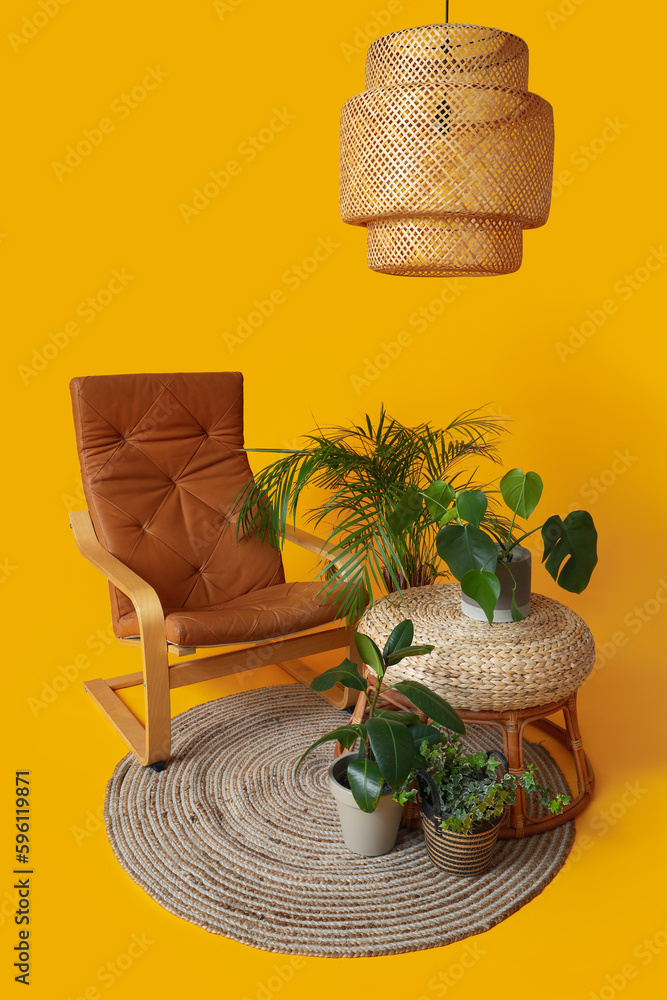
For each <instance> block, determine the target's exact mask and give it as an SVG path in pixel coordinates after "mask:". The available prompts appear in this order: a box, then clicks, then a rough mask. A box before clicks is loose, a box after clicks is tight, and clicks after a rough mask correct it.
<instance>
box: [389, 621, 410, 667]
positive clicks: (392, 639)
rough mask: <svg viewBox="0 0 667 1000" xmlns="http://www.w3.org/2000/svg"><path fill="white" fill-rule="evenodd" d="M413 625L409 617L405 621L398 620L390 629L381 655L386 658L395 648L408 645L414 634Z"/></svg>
mask: <svg viewBox="0 0 667 1000" xmlns="http://www.w3.org/2000/svg"><path fill="white" fill-rule="evenodd" d="M414 632H415V630H414V627H413V625H412V622H411V621H410V619H409V618H406V619H405V621H402V622H399V623H398V625H397V626H396V627H395V628H393V629H392V630H391V633H390V635H389V638H388V639H387V641H386V643H385V647H384V649H383V650H382V656H383V657H384V659H385V660H386V659H387V657H388V656H390V655H391V653H393V652H394V650H395V649H401V648H402V647H404V646H409V645H410V643H411V642H412V638H413V636H414Z"/></svg>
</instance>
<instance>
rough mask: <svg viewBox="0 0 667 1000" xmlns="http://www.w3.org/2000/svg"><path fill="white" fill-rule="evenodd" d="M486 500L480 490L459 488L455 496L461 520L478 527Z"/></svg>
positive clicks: (484, 510) (486, 503)
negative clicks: (459, 490)
mask: <svg viewBox="0 0 667 1000" xmlns="http://www.w3.org/2000/svg"><path fill="white" fill-rule="evenodd" d="M487 506H488V501H487V499H486V495H485V494H484V493H482V491H481V490H461V492H460V493H459V494H458V495H457V497H456V509H457V510H458V512H459V517H460V518H461V520H462V521H468V522H469V523H470V524H474V525H475V527H476V528H479V525H480V521H481V520H482V518H483V517H484V515H485V514H486V508H487Z"/></svg>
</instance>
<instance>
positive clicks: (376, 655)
mask: <svg viewBox="0 0 667 1000" xmlns="http://www.w3.org/2000/svg"><path fill="white" fill-rule="evenodd" d="M354 644H355V646H356V647H357V652H358V653H359V656H360V657H361V659H362V660H363V661H364V663H365V664H366V665H367V666H369V667H370V668H371V670H374V671H375V673H376V674H377V675H378V677H382V676H383V674H384V660H383V658H382V653H381V652H380V650H379V649H378V647H377V646H376V645H375V643H374V642H373V640H372V639H371V638H370V636H368V635H361V633H360V632H355V633H354Z"/></svg>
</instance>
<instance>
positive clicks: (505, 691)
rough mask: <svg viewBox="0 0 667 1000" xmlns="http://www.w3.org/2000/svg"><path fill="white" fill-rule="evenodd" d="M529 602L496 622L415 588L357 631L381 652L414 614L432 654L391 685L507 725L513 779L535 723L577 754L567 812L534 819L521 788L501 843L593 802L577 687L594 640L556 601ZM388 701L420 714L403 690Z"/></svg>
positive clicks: (370, 614) (456, 595) (465, 715)
mask: <svg viewBox="0 0 667 1000" xmlns="http://www.w3.org/2000/svg"><path fill="white" fill-rule="evenodd" d="M531 605H532V608H531V613H530V615H528V616H527V618H525V619H524V620H523V621H520V622H510V623H507V624H502V625H488V624H487V623H486V622H478V621H473V620H472V619H470V618H466V617H465V615H463V614H462V612H461V591H460V588H459V587H458V585H456V584H444V585H435V586H430V587H414V588H412V589H410V590H406V591H403V592H401V593H400V594H391V595H389V596H388V597H384V598H382V599H381V600H380V601H377V602H376V603H375V604H373V605H372V607H370V608H369V609H368V610H367V611H366V613H365V614H364V616H363V618H362V619H361V621H360V623H359V625H358V626H357V630H358V631H359V632H362V633H364V634H365V635H370V636H371V638H372V639H374V640H375V642H376V643H378V645H380V646H382V645H383V643H384V641H385V640H386V637H387V636H388V634H389V632H390V631H391V629H392V628H393V627H394V626H395V625H397V624H398V622H399V621H401V620H402V619H404V618H410V619H411V620H412V621H413V623H414V629H415V641H416V642H419V643H424V642H425V643H431V644H432V645H433V646H434V649H433V652H432V653H431V654H430V655H428V656H421V657H406V658H405V659H404V660H402V661H401V662H400V663H399V664H397V665H396V666H395V667H392V672H391V679H392V680H393V681H396V680H416V681H420V682H421V683H423V684H426V685H427V686H428V687H430V688H432V689H433V690H434V691H437V692H438V693H439V694H440V695H442V696H443V697H444V698H446V699H447V701H449V702H450V704H451V705H452V706H453V707H454V708H455V709H456V710H457V712H458V713H459V715H460V716H461V718H462V719H463V720H464V722H466V723H467V722H470V723H478V724H481V725H486V726H495V727H497V728H498V729H500V731H501V733H502V737H503V751H504V753H505V756H506V757H507V760H508V762H509V766H510V773H512V774H521V773H522V772H523V766H524V762H523V752H524V751H523V747H524V730H525V729H526V727H527V726H529V725H532V726H534V727H535V728H537V729H539V730H541V731H542V732H544V733H546V734H547V735H549V736H551V737H552V738H554V739H555V740H557V741H558V742H559V743H561V744H562V746H564V747H565V748H566V750H568V751H569V753H570V754H571V756H572V758H573V761H574V766H575V769H576V774H577V791H576V794H574V795H573V799H572V802H571V803H570V804H569V806H567V807H566V808H565V809H564V811H563V812H562V813H561V815H559V816H553V815H550V816H547V817H541V818H538V817H535V816H531V815H530V814H529V812H528V811H527V809H526V802H525V796H524V794H523V792H522V791H519V792H518V793H517V802H516V805H515V806H513V807H512V810H511V812H510V815H509V817H508V822H507V825H506V826H504V827H503V828H502V829H501V831H500V837H501V838H503V839H508V838H520V837H527V836H530V835H532V834H535V833H541V832H543V831H544V830H550V829H553V828H554V827H556V826H560V825H561V824H562V823H566V822H567V821H568V820H570V819H573V818H574V817H575V816H577V815H578V814H579V813H580V812H581V811H582V810H583V809H585V808H586V806H587V805H588V803H589V802H590V799H591V795H592V791H593V785H594V780H595V779H594V775H593V768H592V767H591V763H590V761H589V759H588V757H587V756H586V754H585V752H584V749H583V744H582V740H581V733H580V732H579V722H578V719H577V691H578V689H579V687H580V685H581V684H582V683H583V681H584V680H585V679H586V677H588V675H589V674H590V672H591V670H592V669H593V665H594V662H595V643H594V641H593V636H592V635H591V632H590V629H589V628H588V626H587V625H586V623H585V622H584V621H583V620H582V619H581V618H580V617H579V616H578V615H577V614H575V612H574V611H572V610H571V609H570V608H567V607H565V606H564V605H562V604H559V603H558V602H557V601H553V600H551V599H550V598H548V597H544V596H542V595H540V594H533V595H532V597H531ZM366 676H367V678H368V682H369V689H370V690H374V681H375V680H376V676H375V674H374V673H372V672H371V671H368V670H367V671H366ZM382 700H384V702H385V703H386V704H387V705H390V706H392V707H396V708H410V709H412V710H413V711H414V707H413V706H412V705H410V702H409V701H408V700H407V699H406V698H404V697H403V696H402V695H399V694H398V692H396V691H388V692H383V694H382ZM365 709H366V699H365V696H364V695H363V693H362V694H361V695H360V697H359V700H358V702H357V706H356V708H355V711H354V718H355V719H356V720H357V721H361V719H362V718H363V714H364V712H365ZM557 712H562V713H563V723H564V724H563V725H562V726H560V725H557V724H556V723H555V722H553V721H552V720H551V719H550V718H549V716H552V715H554V714H555V713H557ZM416 822H417V821H416V820H415V819H413V820H411V825H415V824H416Z"/></svg>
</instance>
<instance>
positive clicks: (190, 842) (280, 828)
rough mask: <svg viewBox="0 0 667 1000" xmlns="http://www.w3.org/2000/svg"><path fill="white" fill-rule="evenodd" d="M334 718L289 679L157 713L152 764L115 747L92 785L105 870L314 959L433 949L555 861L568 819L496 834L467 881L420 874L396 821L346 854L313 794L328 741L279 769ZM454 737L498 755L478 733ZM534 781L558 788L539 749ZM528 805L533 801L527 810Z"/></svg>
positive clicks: (533, 750)
mask: <svg viewBox="0 0 667 1000" xmlns="http://www.w3.org/2000/svg"><path fill="white" fill-rule="evenodd" d="M347 719H349V716H348V715H347V714H345V713H343V712H339V711H338V710H337V709H334V708H331V707H330V706H329V705H327V704H326V703H325V702H324V701H322V700H321V699H320V698H318V697H317V695H315V694H314V693H313V692H312V691H309V690H308V689H307V688H304V687H302V686H301V685H300V684H295V685H286V686H281V687H269V688H262V689H260V690H256V691H248V692H243V693H240V694H234V695H229V696H228V697H226V698H221V699H219V700H217V701H213V702H208V703H206V704H204V705H200V706H198V707H196V708H191V709H190V710H189V711H187V712H184V713H183V714H182V715H179V716H177V717H176V718H175V719H174V720H173V757H172V759H171V760H170V762H169V764H168V765H167V768H166V770H164V771H162V772H160V773H156V772H155V771H153V770H152V769H151V768H142V767H141V765H139V764H138V763H137V761H136V760H135V758H134V757H133V756H132V755H131V754H128V755H127V756H126V757H124V758H123V760H121V761H120V763H119V764H118V765H117V767H116V769H115V771H114V773H113V776H112V777H111V780H110V781H109V784H108V787H107V795H106V803H105V819H106V826H107V834H108V836H109V840H110V842H111V846H112V848H113V850H114V853H115V855H116V857H117V859H118V861H119V862H120V864H121V866H122V867H123V868H124V869H125V871H126V872H127V873H128V874H129V875H130V876H131V878H132V879H134V881H135V882H136V883H137V884H138V885H139V886H141V888H142V889H144V890H145V891H146V892H147V893H148V894H149V896H151V897H152V898H153V899H154V900H156V902H158V903H159V904H160V905H161V906H163V907H165V909H167V910H169V911H170V912H171V913H174V914H176V915H177V916H179V917H183V918H184V919H185V920H189V921H191V922H192V923H194V924H197V925H199V926H200V927H204V928H205V929H206V930H208V931H212V932H213V933H215V934H224V935H225V936H226V937H229V938H233V939H234V940H235V941H240V942H242V943H244V944H248V945H252V946H253V947H255V948H262V949H264V950H265V951H271V952H282V953H287V954H298V955H318V956H323V957H331V958H336V957H353V956H376V955H392V954H397V953H400V952H407V951H418V950H421V949H425V948H437V947H439V946H441V945H445V944H449V943H451V942H452V941H458V940H461V939H462V938H465V937H467V936H469V935H471V934H479V933H480V932H481V931H484V930H487V929H488V928H490V927H493V926H494V925H495V924H497V923H499V922H500V921H501V920H504V919H505V918H506V917H508V916H509V915H510V914H512V913H514V912H515V911H516V910H518V909H519V907H521V906H523V905H524V904H525V903H527V902H528V901H529V900H530V899H532V898H533V897H534V896H536V895H537V894H538V893H539V892H540V891H541V890H542V889H543V888H544V887H545V886H546V885H547V884H548V883H549V882H550V881H551V879H552V878H553V877H554V876H555V875H556V874H557V872H558V871H559V869H560V868H561V867H562V865H563V864H564V862H565V859H566V858H567V855H568V853H569V851H570V847H571V846H572V841H573V839H574V829H573V823H571V822H570V823H567V824H564V825H563V826H560V827H558V828H556V829H555V830H551V831H549V832H547V833H543V834H540V835H538V836H535V837H527V838H525V839H524V840H518V841H514V840H504V841H499V843H498V846H497V847H496V851H495V854H494V858H493V861H492V863H491V867H490V868H489V869H488V871H487V872H485V873H484V874H483V875H481V876H477V877H475V878H456V877H453V876H449V875H445V874H444V873H442V872H440V871H439V870H438V869H436V868H434V867H433V866H432V864H431V862H430V861H429V860H428V857H427V855H426V849H425V847H424V842H423V836H422V834H421V832H419V831H414V830H401V831H400V833H399V839H398V843H397V846H396V847H395V849H394V850H393V851H392V852H391V853H390V854H387V855H385V856H384V857H380V858H362V857H359V856H357V855H355V854H352V853H350V852H349V851H348V850H347V849H346V848H345V846H344V844H343V842H342V837H341V832H340V824H339V820H338V815H337V813H336V809H335V805H334V802H333V800H332V798H331V796H330V794H329V792H328V790H327V787H326V769H327V765H328V763H329V762H330V760H331V752H332V744H325V745H324V746H323V747H320V748H318V750H316V751H314V752H313V753H312V754H311V755H310V757H308V758H307V759H306V761H305V762H304V764H303V766H302V768H301V770H300V771H299V774H298V776H297V777H296V778H295V777H294V764H295V762H296V761H297V760H298V758H299V757H300V755H301V754H302V752H303V751H304V749H305V748H306V747H307V746H309V744H310V743H312V742H314V741H315V740H316V739H317V738H318V737H319V736H322V735H324V733H326V732H328V731H329V730H330V729H333V728H335V727H336V726H337V725H341V724H344V723H345V721H346V720H347ZM468 739H469V742H470V743H471V744H474V745H475V746H476V747H479V748H481V749H485V750H490V749H494V747H495V748H496V749H500V747H499V745H498V743H497V740H498V737H497V736H496V735H495V730H494V729H492V728H491V727H489V728H487V729H484V728H482V727H480V726H477V727H472V726H471V727H469V737H468ZM526 760H527V762H531V761H532V762H534V763H535V765H536V771H538V772H539V774H540V776H541V779H542V781H543V783H544V784H546V785H548V786H549V787H551V788H552V789H553V790H554V791H566V790H567V785H566V783H565V779H564V777H563V775H562V773H561V771H560V770H559V768H558V767H557V765H556V764H555V762H554V760H553V759H552V758H551V756H550V755H549V754H548V753H547V752H546V750H544V749H543V748H541V747H539V746H537V745H535V744H528V745H527V747H526ZM535 812H537V809H536V810H535Z"/></svg>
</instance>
